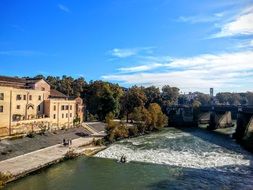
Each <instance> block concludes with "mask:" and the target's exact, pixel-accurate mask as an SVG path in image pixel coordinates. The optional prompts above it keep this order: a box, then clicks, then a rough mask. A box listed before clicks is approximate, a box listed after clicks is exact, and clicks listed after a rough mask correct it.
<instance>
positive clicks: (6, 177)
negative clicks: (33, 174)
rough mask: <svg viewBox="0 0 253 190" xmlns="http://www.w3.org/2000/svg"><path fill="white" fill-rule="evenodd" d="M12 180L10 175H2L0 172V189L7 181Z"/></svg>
mask: <svg viewBox="0 0 253 190" xmlns="http://www.w3.org/2000/svg"><path fill="white" fill-rule="evenodd" d="M11 178H12V175H11V174H10V173H3V172H0V188H2V187H3V186H4V185H5V184H6V183H7V181H8V180H9V179H11Z"/></svg>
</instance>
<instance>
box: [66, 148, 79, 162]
mask: <svg viewBox="0 0 253 190" xmlns="http://www.w3.org/2000/svg"><path fill="white" fill-rule="evenodd" d="M78 155H79V154H78V153H76V152H75V151H74V150H68V151H67V152H66V154H65V155H64V158H65V159H66V160H68V159H73V158H75V157H77V156H78Z"/></svg>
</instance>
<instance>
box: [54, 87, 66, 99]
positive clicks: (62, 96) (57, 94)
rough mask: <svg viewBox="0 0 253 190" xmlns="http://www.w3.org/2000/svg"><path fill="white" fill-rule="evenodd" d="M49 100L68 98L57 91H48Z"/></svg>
mask: <svg viewBox="0 0 253 190" xmlns="http://www.w3.org/2000/svg"><path fill="white" fill-rule="evenodd" d="M50 98H68V96H66V95H65V94H63V93H61V92H59V91H58V90H55V89H51V90H50Z"/></svg>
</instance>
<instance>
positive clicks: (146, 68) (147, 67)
mask: <svg viewBox="0 0 253 190" xmlns="http://www.w3.org/2000/svg"><path fill="white" fill-rule="evenodd" d="M162 66H164V65H163V64H160V63H153V64H148V65H140V66H136V67H123V68H119V69H118V70H119V71H122V72H140V71H149V70H152V69H156V68H158V67H162Z"/></svg>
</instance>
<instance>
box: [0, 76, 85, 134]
mask: <svg viewBox="0 0 253 190" xmlns="http://www.w3.org/2000/svg"><path fill="white" fill-rule="evenodd" d="M75 118H80V121H82V120H83V101H82V99H81V98H76V99H72V100H70V99H69V98H68V97H67V96H66V95H64V94H62V93H61V92H59V91H57V90H55V89H51V87H50V85H49V84H48V83H47V82H46V81H45V80H43V79H30V78H29V79H23V78H16V77H4V76H0V136H5V135H8V134H16V133H26V132H29V131H31V130H33V131H36V130H38V131H39V130H40V129H42V128H43V129H45V128H55V129H58V128H60V127H72V126H73V121H74V119H75ZM78 120H79V119H78Z"/></svg>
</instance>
